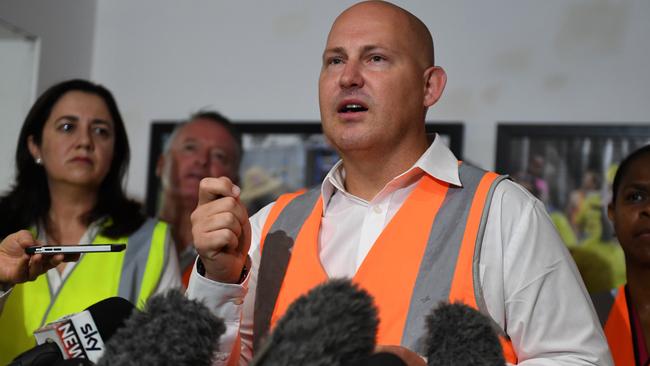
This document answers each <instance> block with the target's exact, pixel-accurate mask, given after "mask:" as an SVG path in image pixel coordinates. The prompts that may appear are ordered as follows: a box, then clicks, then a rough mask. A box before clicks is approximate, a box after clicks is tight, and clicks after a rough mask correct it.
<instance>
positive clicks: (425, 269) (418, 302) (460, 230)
mask: <svg viewBox="0 0 650 366" xmlns="http://www.w3.org/2000/svg"><path fill="white" fill-rule="evenodd" d="M484 174H485V171H483V170H481V169H478V168H475V167H473V166H470V165H467V164H463V165H461V166H460V168H459V176H460V181H461V183H462V185H463V187H462V188H461V187H454V186H450V187H449V190H448V192H447V196H446V197H445V200H444V202H443V204H442V206H441V207H440V210H439V211H438V214H437V216H436V219H435V221H434V223H433V225H432V227H431V232H430V234H429V239H428V242H427V246H426V249H425V253H424V256H423V257H422V261H421V263H420V269H419V272H418V276H417V279H416V282H415V286H414V287H413V293H412V295H411V302H410V304H409V313H408V315H407V318H406V324H405V327H404V333H403V334H402V341H401V344H402V346H405V347H407V348H409V349H411V350H415V351H416V352H418V353H420V354H425V343H424V336H425V335H426V329H425V325H426V323H425V318H426V316H427V315H428V314H429V313H430V312H431V310H432V309H433V308H435V307H436V306H437V304H438V303H439V302H440V301H447V300H448V298H449V292H450V290H451V284H452V281H453V275H454V271H455V268H456V261H457V259H458V255H459V252H460V248H461V245H462V241H463V237H464V235H465V227H466V225H465V223H466V222H467V218H468V216H469V210H470V208H471V206H472V202H473V199H474V194H475V193H476V189H477V188H478V184H479V182H480V181H481V178H482V177H483V175H484ZM500 180H501V179H499V178H497V180H496V181H495V183H494V184H493V185H492V187H494V186H496V183H498V182H499V181H500ZM491 197H492V190H491V191H490V192H489V193H488V196H487V198H486V202H488V204H486V206H485V210H484V212H483V217H482V221H481V225H480V226H479V231H478V233H477V243H476V251H475V254H474V266H475V267H476V266H477V265H478V258H479V257H480V247H481V240H482V237H483V231H484V228H485V224H484V223H485V221H486V220H487V211H488V210H489V207H490V205H489V202H490V201H491ZM477 253H478V254H479V255H477ZM473 272H474V273H473V275H474V276H475V277H474V281H475V282H474V283H479V282H476V281H477V277H478V268H474V270H473ZM477 288H479V289H480V287H478V286H477ZM475 291H476V289H475ZM477 295H478V294H477ZM478 299H479V296H477V301H479V300H478ZM481 302H482V301H479V303H481Z"/></svg>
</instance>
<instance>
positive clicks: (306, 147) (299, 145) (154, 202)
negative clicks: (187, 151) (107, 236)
mask: <svg viewBox="0 0 650 366" xmlns="http://www.w3.org/2000/svg"><path fill="white" fill-rule="evenodd" d="M178 123H179V121H154V122H153V123H152V124H151V134H150V144H149V164H148V172H147V192H146V209H147V213H148V214H149V215H152V216H153V215H155V214H156V211H157V209H158V203H159V200H160V180H159V179H158V177H157V176H156V164H157V161H158V157H159V156H160V154H161V153H162V151H163V146H164V144H165V141H166V140H167V139H168V138H169V136H170V135H171V133H172V131H173V130H174V128H175V127H176V125H177V124H178ZM234 123H235V125H236V126H237V128H238V129H239V130H240V131H241V132H242V144H243V148H244V157H243V159H242V162H241V166H240V177H241V186H242V200H244V201H245V202H246V203H247V205H248V208H249V213H251V214H252V213H254V212H256V211H257V210H258V209H259V208H261V207H263V206H264V205H265V204H267V203H268V202H271V201H272V200H274V199H275V197H277V195H279V194H281V193H284V192H290V191H295V190H297V189H300V188H306V187H312V186H314V185H317V184H319V183H320V182H321V181H322V179H323V178H324V177H325V175H326V174H327V172H328V171H329V170H330V168H331V167H332V166H333V165H334V164H335V163H336V162H337V161H338V159H339V158H338V156H337V154H336V152H335V151H334V150H333V149H332V148H331V147H330V146H329V145H328V143H327V141H326V140H325V137H324V135H323V133H322V130H321V125H320V123H319V122H317V121H314V122H295V123H293V122H292V123H288V122H253V121H236V122H234ZM463 127H464V126H463V124H462V123H460V122H449V123H429V122H427V124H426V128H427V131H428V132H429V133H434V132H435V133H438V134H439V136H440V138H442V139H443V141H444V142H445V143H446V144H447V145H448V146H449V147H450V149H451V150H452V151H453V152H454V154H455V155H456V156H457V157H458V158H459V159H460V158H462V149H463Z"/></svg>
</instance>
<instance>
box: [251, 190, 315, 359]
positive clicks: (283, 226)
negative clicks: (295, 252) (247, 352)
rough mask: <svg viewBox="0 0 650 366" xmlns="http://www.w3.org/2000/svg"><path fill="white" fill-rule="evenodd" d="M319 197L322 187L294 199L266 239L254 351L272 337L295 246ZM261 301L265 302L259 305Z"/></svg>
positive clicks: (261, 268)
mask: <svg viewBox="0 0 650 366" xmlns="http://www.w3.org/2000/svg"><path fill="white" fill-rule="evenodd" d="M319 197H320V187H317V188H312V189H311V190H309V191H307V192H306V193H304V194H302V195H300V196H298V197H296V198H294V199H293V200H292V201H291V202H289V204H287V206H286V207H284V209H283V210H282V212H281V213H280V215H279V216H278V218H277V219H276V220H275V222H274V223H273V225H272V226H271V228H270V229H269V232H268V233H267V235H266V238H265V239H264V249H263V252H262V259H261V260H260V269H259V271H258V275H257V289H256V291H255V299H256V301H255V311H254V321H253V349H259V348H258V345H259V344H260V342H261V340H262V339H264V337H266V334H267V333H268V330H269V327H270V324H271V316H272V315H273V309H274V308H275V303H276V301H277V299H278V295H279V294H280V288H281V287H282V281H283V280H284V275H285V274H286V272H287V268H288V267H289V259H290V258H291V250H292V249H293V244H294V243H295V242H296V238H297V237H298V233H299V232H300V229H301V228H302V225H303V223H304V222H305V221H306V220H307V218H308V217H309V215H310V214H311V212H312V211H313V209H314V206H315V205H316V202H317V201H318V198H319ZM260 299H264V301H259V300H260Z"/></svg>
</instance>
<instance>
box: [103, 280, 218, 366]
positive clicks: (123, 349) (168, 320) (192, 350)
mask: <svg viewBox="0 0 650 366" xmlns="http://www.w3.org/2000/svg"><path fill="white" fill-rule="evenodd" d="M225 330H226V327H225V325H224V324H223V321H222V320H221V319H219V318H217V317H216V316H214V315H213V314H212V313H211V312H210V311H209V309H208V308H207V307H205V305H203V304H202V303H200V302H198V301H194V300H190V299H187V298H186V297H185V296H184V295H183V294H182V293H181V292H180V291H178V290H171V291H168V292H166V293H164V294H160V295H155V296H152V297H150V298H149V300H148V301H147V303H146V304H145V307H144V310H143V311H142V312H135V313H133V314H132V315H131V317H130V318H129V319H127V321H126V323H125V325H124V327H123V328H120V329H118V331H117V332H116V333H115V335H114V336H113V338H111V340H110V341H109V342H108V343H107V344H106V351H105V352H104V355H103V356H102V358H101V359H100V360H99V362H98V363H97V364H98V365H118V366H120V365H122V366H126V365H133V366H135V365H141V366H153V365H174V366H189V365H196V366H201V365H205V366H209V365H210V364H211V362H212V357H213V355H214V353H215V351H216V350H217V347H218V342H219V337H220V336H221V335H222V334H223V333H224V332H225Z"/></svg>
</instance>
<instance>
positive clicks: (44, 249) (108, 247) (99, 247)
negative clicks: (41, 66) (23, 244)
mask: <svg viewBox="0 0 650 366" xmlns="http://www.w3.org/2000/svg"><path fill="white" fill-rule="evenodd" d="M124 248H126V244H90V245H57V246H49V245H45V246H34V247H27V248H25V253H27V254H77V253H110V252H121V251H123V250H124Z"/></svg>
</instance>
